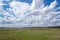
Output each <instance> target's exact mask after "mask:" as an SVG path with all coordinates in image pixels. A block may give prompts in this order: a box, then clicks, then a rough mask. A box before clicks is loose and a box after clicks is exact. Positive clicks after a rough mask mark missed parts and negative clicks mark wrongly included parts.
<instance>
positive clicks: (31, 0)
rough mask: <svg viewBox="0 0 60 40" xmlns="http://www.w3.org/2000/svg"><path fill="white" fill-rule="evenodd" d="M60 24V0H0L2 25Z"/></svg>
mask: <svg viewBox="0 0 60 40" xmlns="http://www.w3.org/2000/svg"><path fill="white" fill-rule="evenodd" d="M33 26H34V27H38V26H39V27H47V26H60V0H0V27H33Z"/></svg>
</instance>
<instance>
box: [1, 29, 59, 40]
mask: <svg viewBox="0 0 60 40" xmlns="http://www.w3.org/2000/svg"><path fill="white" fill-rule="evenodd" d="M0 40H60V28H20V29H19V28H5V29H0Z"/></svg>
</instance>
